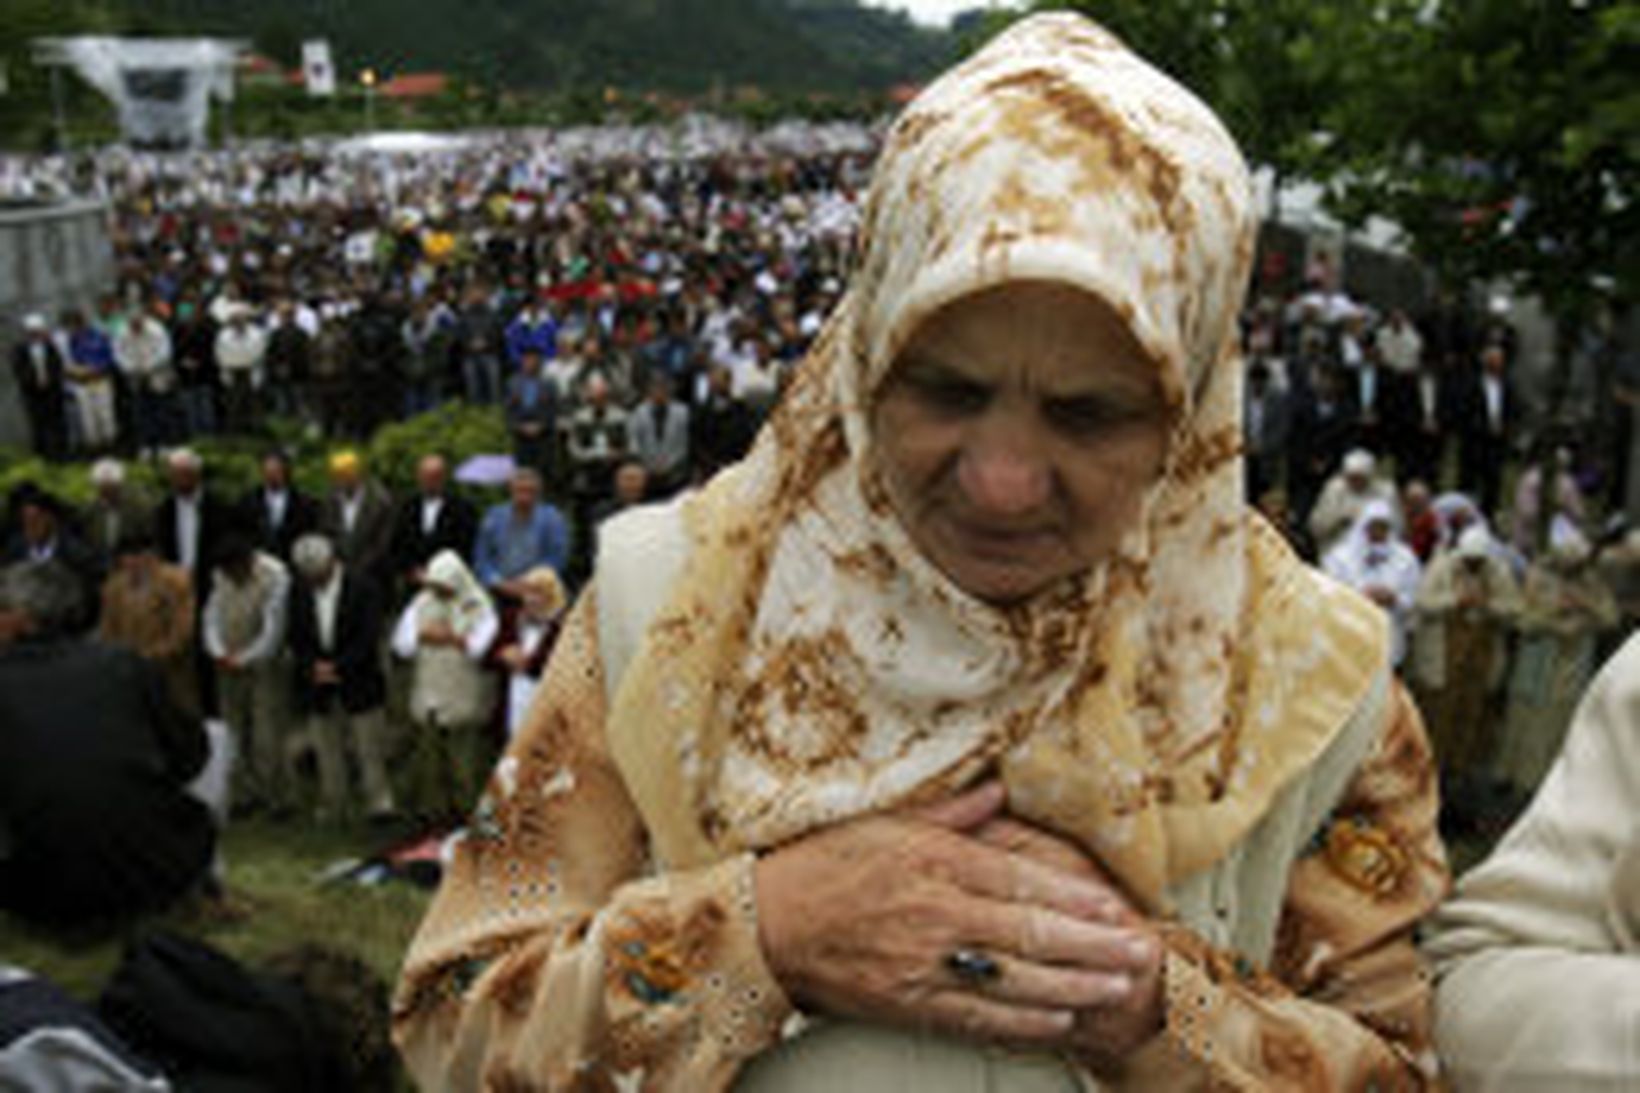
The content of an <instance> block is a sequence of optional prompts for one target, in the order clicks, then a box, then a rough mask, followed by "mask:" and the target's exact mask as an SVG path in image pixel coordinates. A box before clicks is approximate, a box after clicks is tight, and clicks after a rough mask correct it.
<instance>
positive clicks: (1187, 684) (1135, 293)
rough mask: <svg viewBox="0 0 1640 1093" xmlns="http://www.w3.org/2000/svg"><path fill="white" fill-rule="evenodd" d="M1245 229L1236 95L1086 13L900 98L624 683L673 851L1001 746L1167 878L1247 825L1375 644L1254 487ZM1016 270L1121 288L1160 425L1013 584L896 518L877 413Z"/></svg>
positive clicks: (1015, 796)
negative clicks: (1181, 82)
mask: <svg viewBox="0 0 1640 1093" xmlns="http://www.w3.org/2000/svg"><path fill="white" fill-rule="evenodd" d="M1254 230H1255V219H1254V211H1253V201H1252V197H1251V190H1250V185H1249V179H1248V174H1247V169H1246V166H1245V165H1244V163H1243V161H1242V159H1241V156H1240V154H1239V153H1238V151H1237V149H1236V147H1235V145H1234V143H1233V142H1232V141H1231V139H1230V137H1229V136H1228V134H1227V133H1226V132H1225V130H1224V129H1223V127H1222V126H1221V125H1220V123H1219V122H1218V120H1217V119H1216V118H1215V117H1214V116H1213V114H1212V113H1211V112H1210V111H1208V110H1207V108H1206V107H1204V106H1203V105H1202V104H1201V103H1200V102H1199V101H1197V100H1196V99H1195V98H1194V97H1193V96H1191V95H1190V94H1189V93H1188V92H1187V91H1185V90H1184V89H1183V88H1181V87H1180V86H1178V85H1177V84H1175V83H1174V82H1172V81H1171V80H1170V79H1168V78H1167V77H1166V76H1164V75H1162V74H1161V73H1160V72H1158V71H1156V70H1155V69H1153V68H1151V67H1150V66H1149V65H1147V64H1146V63H1145V62H1144V61H1142V60H1141V59H1140V58H1139V57H1137V56H1135V55H1134V54H1133V53H1131V52H1130V51H1128V50H1127V49H1126V48H1125V47H1124V46H1123V45H1122V43H1121V42H1119V41H1118V40H1117V39H1115V38H1114V37H1112V36H1111V35H1110V34H1108V33H1106V32H1104V31H1103V30H1101V29H1100V28H1098V27H1097V26H1095V25H1093V24H1092V23H1089V22H1087V21H1086V20H1084V19H1082V18H1080V17H1077V16H1072V15H1065V14H1057V15H1042V16H1036V17H1033V18H1030V19H1026V20H1024V21H1022V22H1021V23H1019V24H1017V25H1015V26H1014V27H1013V28H1012V29H1010V30H1009V31H1007V32H1006V33H1004V34H1002V35H1000V36H999V37H998V38H996V39H995V40H994V41H993V42H992V43H991V44H990V45H988V46H987V47H986V48H985V49H984V50H982V51H981V52H979V53H978V54H976V55H975V56H974V57H972V58H971V59H969V60H968V61H966V62H964V63H963V64H961V65H960V66H958V67H957V68H955V69H953V70H952V71H950V72H948V73H947V74H946V75H944V76H943V77H941V78H940V79H939V80H937V81H936V82H935V83H933V84H932V85H931V86H930V87H929V88H928V89H927V90H926V91H925V92H924V93H923V94H922V95H921V96H919V98H918V99H917V100H916V101H915V102H914V103H912V104H911V106H910V107H909V108H908V109H907V110H906V112H905V113H904V114H903V116H901V118H900V119H899V121H898V122H897V123H896V125H895V126H894V128H893V130H892V131H891V132H890V134H889V136H888V139H887V143H886V146H885V148H884V151H883V155H882V159H881V161H880V163H879V165H878V168H877V174H876V177H875V179H874V181H873V185H872V190H871V194H870V197H869V200H868V203H867V206H866V210H865V217H864V224H863V228H862V235H861V264H860V267H859V269H858V271H857V273H856V275H855V277H854V279H853V281H852V283H851V285H850V287H849V290H848V293H847V295H846V296H845V297H844V299H843V300H842V302H841V303H840V305H839V307H838V309H837V311H836V313H835V314H834V315H833V316H832V318H831V320H830V321H829V323H828V325H827V327H826V329H825V330H824V331H823V332H822V334H821V336H820V338H819V339H818V340H817V342H816V344H815V346H814V348H813V349H812V351H811V352H810V354H809V356H808V357H807V359H806V360H805V361H804V363H803V364H802V366H801V368H800V370H799V372H798V375H797V377H796V379H795V381H794V383H793V385H792V388H791V390H790V391H789V392H788V393H787V396H786V398H785V399H784V400H783V402H782V403H781V405H780V407H779V409H778V410H777V411H776V413H775V414H774V415H773V417H772V418H771V420H770V423H769V425H768V427H767V428H766V429H765V430H764V431H763V433H762V434H761V435H760V437H759V439H758V442H757V444H756V446H755V447H754V449H753V451H752V453H751V454H750V455H749V456H748V458H747V459H746V460H745V461H743V462H742V463H741V464H739V465H737V466H735V467H734V468H732V469H731V470H729V471H728V472H726V473H724V474H722V475H720V476H719V477H718V478H717V479H715V480H714V481H713V482H712V483H711V484H710V486H708V488H706V489H705V490H704V491H702V492H701V493H700V494H698V495H696V496H694V497H692V498H691V499H690V500H689V501H688V502H687V503H686V508H685V514H684V517H685V524H686V526H687V528H688V530H689V535H690V552H689V556H688V560H687V561H686V563H685V564H684V569H683V572H682V574H681V575H680V577H679V578H678V579H677V580H676V581H675V582H674V583H673V586H672V588H671V590H670V592H669V593H668V597H667V600H666V602H665V603H664V605H663V606H662V607H661V608H660V610H659V611H658V613H657V614H656V615H655V617H654V619H653V621H652V622H651V624H650V626H649V628H648V630H647V631H646V634H645V637H644V639H643V641H642V643H641V644H640V646H639V648H638V650H637V653H636V654H635V656H634V659H633V661H632V663H631V664H630V666H629V668H628V670H627V671H626V672H625V674H624V676H623V678H622V679H621V681H620V684H619V688H618V690H617V691H616V694H615V696H614V703H613V706H612V708H611V713H610V721H609V736H610V744H611V748H612V753H613V755H614V757H615V759H616V761H617V763H618V764H619V765H620V767H621V770H622V774H623V776H624V777H625V778H626V779H627V782H628V785H629V788H630V789H631V791H632V794H633V798H634V800H635V801H636V802H637V805H638V807H639V809H640V810H641V811H642V812H643V814H644V817H645V820H646V822H647V824H648V826H649V830H650V833H651V836H652V838H653V840H654V846H655V848H656V851H657V853H658V855H659V856H660V857H661V858H662V859H663V861H664V862H665V863H667V864H669V865H674V866H682V865H690V864H702V863H704V862H707V861H710V860H713V859H715V858H718V857H721V856H723V855H726V854H729V853H733V852H736V851H738V850H742V849H746V848H754V849H755V848H761V847H766V846H770V845H774V844H777V843H780V842H782V841H784V840H787V839H790V838H793V837H795V836H798V835H800V834H802V833H804V832H806V831H809V830H811V829H813V828H815V827H818V826H821V825H824V824H827V823H831V822H835V821H839V820H843V819H846V818H848V817H851V816H855V815H859V814H862V813H865V812H870V811H873V810H878V809H883V808H888V807H893V806H896V805H900V804H903V803H907V802H912V801H919V800H926V799H929V798H932V797H934V796H937V795H940V794H945V793H948V792H951V791H954V790H956V789H959V788H961V787H963V786H965V785H967V784H969V783H971V782H973V781H974V780H975V779H978V778H980V777H982V776H984V775H985V774H986V773H988V772H993V771H994V772H1000V774H1001V776H1002V777H1003V779H1004V781H1005V783H1006V784H1007V787H1008V791H1009V808H1010V809H1011V810H1012V811H1013V812H1015V813H1016V814H1019V815H1021V816H1023V817H1025V818H1027V819H1030V820H1033V821H1035V822H1037V823H1040V824H1042V825H1044V826H1046V827H1049V828H1051V829H1053V830H1056V831H1058V832H1060V833H1062V834H1064V835H1066V836H1067V837H1070V838H1072V839H1074V840H1076V841H1078V842H1079V843H1081V844H1082V845H1083V846H1085V847H1086V848H1087V849H1088V850H1089V851H1090V852H1092V853H1094V854H1095V855H1097V856H1098V857H1099V858H1100V859H1102V860H1103V861H1104V862H1105V863H1106V865H1107V866H1108V867H1109V868H1111V869H1112V870H1113V871H1114V872H1115V873H1116V874H1117V876H1118V877H1119V878H1120V879H1121V880H1122V881H1123V882H1125V884H1126V885H1127V887H1128V888H1129V889H1130V891H1131V892H1132V893H1133V894H1134V895H1135V896H1136V897H1138V898H1139V899H1140V901H1141V902H1142V903H1145V904H1146V905H1148V906H1151V907H1160V906H1162V905H1164V904H1165V902H1166V895H1165V893H1166V890H1167V888H1168V886H1169V885H1170V884H1171V883H1172V882H1174V881H1177V880H1179V879H1181V878H1183V877H1185V876H1187V875H1189V874H1190V873H1193V872H1195V871H1197V870H1200V869H1202V868H1204V867H1206V866H1208V865H1210V864H1212V863H1213V862H1214V861H1216V860H1217V859H1218V858H1219V857H1221V856H1222V855H1223V854H1224V853H1225V852H1226V851H1227V850H1228V849H1229V848H1230V847H1231V846H1233V845H1234V844H1235V843H1236V841H1238V840H1239V839H1240V838H1242V837H1243V836H1244V835H1245V834H1246V833H1247V831H1248V830H1249V829H1250V827H1251V826H1252V825H1253V824H1254V823H1256V822H1257V820H1258V818H1259V817H1260V816H1261V815H1262V813H1263V811H1264V809H1265V807H1266V805H1267V804H1268V802H1269V800H1270V798H1271V797H1272V796H1273V795H1274V794H1275V793H1277V792H1278V791H1279V790H1280V789H1281V787H1282V786H1283V785H1285V784H1286V783H1287V782H1289V781H1290V780H1291V778H1292V777H1293V776H1295V775H1296V774H1297V773H1298V772H1299V771H1301V770H1302V769H1303V768H1304V766H1305V765H1307V764H1308V763H1309V762H1310V761H1311V760H1312V759H1313V758H1314V757H1315V756H1316V755H1318V754H1319V753H1320V751H1321V750H1322V749H1323V748H1324V747H1325V746H1326V744H1327V743H1328V741H1329V740H1330V739H1331V738H1332V736H1333V735H1334V734H1335V733H1336V732H1337V731H1338V730H1339V728H1340V727H1341V726H1342V725H1343V724H1344V723H1345V721H1346V720H1347V719H1348V717H1349V716H1350V714H1351V713H1353V712H1354V710H1355V709H1356V707H1357V706H1358V705H1359V704H1360V702H1361V701H1362V699H1363V696H1364V695H1365V694H1366V693H1367V691H1368V689H1369V687H1370V685H1371V684H1372V683H1373V682H1374V680H1375V678H1376V677H1377V676H1378V675H1379V674H1381V672H1382V671H1383V666H1384V664H1385V662H1386V659H1385V658H1386V655H1387V653H1386V635H1385V631H1384V624H1383V621H1382V619H1381V618H1380V617H1379V615H1378V613H1377V612H1375V611H1373V610H1371V609H1370V606H1368V605H1366V604H1364V602H1363V601H1361V600H1359V599H1358V598H1357V597H1355V596H1354V595H1353V594H1351V593H1349V592H1347V591H1346V590H1343V589H1342V588H1340V587H1338V586H1336V585H1334V584H1332V583H1331V582H1328V581H1326V580H1324V579H1322V578H1319V577H1318V576H1316V575H1314V574H1313V573H1311V572H1310V571H1308V570H1306V569H1305V568H1304V567H1303V566H1301V565H1300V564H1299V563H1298V562H1297V561H1296V560H1295V559H1294V558H1293V557H1292V556H1291V555H1290V554H1289V553H1288V552H1287V550H1286V548H1285V546H1284V545H1282V544H1281V543H1280V541H1279V539H1278V537H1277V536H1276V535H1275V533H1274V532H1273V531H1271V530H1270V529H1268V528H1267V527H1266V526H1265V525H1263V524H1262V523H1261V522H1260V521H1259V520H1258V519H1257V518H1256V517H1255V516H1253V515H1251V514H1250V513H1249V511H1248V509H1247V507H1246V505H1245V504H1244V501H1243V498H1242V486H1241V482H1242V467H1241V460H1240V455H1239V448H1240V441H1241V426H1240V405H1241V361H1240V357H1239V352H1238V346H1237V331H1236V317H1237V312H1238V309H1239V308H1240V306H1241V301H1242V294H1243V290H1244V285H1245V282H1246V279H1247V274H1248V268H1249V264H1250V261H1251V255H1252V246H1253V233H1254ZM1020 281H1035V282H1043V281H1046V282H1052V283H1056V284H1062V285H1067V286H1070V287H1073V288H1076V289H1080V290H1082V291H1085V292H1087V293H1089V294H1091V295H1093V296H1095V297H1097V298H1098V299H1100V300H1101V301H1103V302H1104V303H1105V304H1106V305H1108V306H1109V307H1110V308H1111V309H1112V311H1113V312H1114V313H1115V314H1117V315H1118V316H1120V317H1121V319H1122V320H1123V321H1124V322H1125V323H1126V324H1127V326H1128V328H1129V330H1130V331H1131V332H1132V334H1133V335H1134V337H1135V338H1136V339H1137V340H1138V342H1139V344H1140V345H1141V346H1143V347H1144V349H1145V350H1146V351H1147V353H1148V355H1149V357H1150V359H1151V360H1153V361H1154V362H1155V365H1156V368H1157V370H1158V375H1159V380H1160V383H1161V389H1162V391H1163V393H1164V396H1165V398H1166V399H1167V403H1168V407H1169V411H1170V421H1171V424H1170V433H1169V442H1168V449H1167V456H1166V459H1165V464H1164V468H1163V470H1162V473H1161V474H1160V476H1159V478H1158V479H1157V481H1156V482H1155V483H1154V484H1153V486H1152V487H1151V488H1150V489H1149V490H1148V491H1147V494H1146V496H1145V498H1144V501H1143V504H1142V515H1141V516H1140V518H1139V519H1138V521H1137V522H1136V524H1135V526H1134V527H1133V528H1132V529H1130V531H1129V532H1128V533H1127V534H1126V535H1125V537H1124V538H1123V540H1122V542H1121V544H1120V546H1119V548H1118V549H1117V551H1116V552H1115V553H1114V555H1113V556H1112V557H1111V558H1109V559H1108V560H1107V561H1105V562H1103V563H1101V564H1099V565H1097V566H1096V567H1095V568H1094V569H1093V570H1091V571H1089V572H1086V573H1083V574H1080V575H1077V576H1076V577H1074V578H1071V579H1067V580H1065V581H1063V582H1061V583H1059V584H1057V585H1055V586H1053V587H1052V588H1050V589H1048V590H1047V591H1045V592H1043V593H1041V594H1039V595H1038V596H1036V597H1034V598H1033V599H1032V600H1031V601H1029V602H1028V603H1026V604H1024V605H1021V606H1015V607H1008V608H1002V607H996V606H992V605H990V604H987V603H984V602H981V601H979V600H976V599H974V598H972V597H970V596H969V595H967V594H966V593H965V592H963V590H961V589H960V588H958V587H957V586H955V585H954V584H953V583H952V582H951V581H950V580H948V579H947V578H946V577H945V576H944V575H942V574H941V573H940V572H939V571H938V570H936V569H935V568H934V567H933V566H932V565H931V564H930V563H929V562H928V561H927V560H926V559H925V558H924V557H923V556H922V555H921V554H920V553H919V552H918V550H917V549H916V548H915V546H913V544H912V543H911V541H910V539H909V538H908V537H907V535H906V532H905V530H904V528H903V527H902V526H901V524H900V523H899V521H898V519H897V518H896V516H895V514H894V512H893V511H892V508H891V506H890V504H889V502H888V500H887V493H886V491H885V489H884V485H883V483H882V481H881V480H880V477H879V472H878V470H877V467H876V461H875V459H874V458H873V454H872V453H873V439H872V435H871V414H870V409H871V405H872V400H873V398H874V396H875V393H876V392H877V390H878V389H879V387H880V386H881V384H882V383H883V381H884V378H885V377H886V376H887V374H888V373H889V371H890V369H891V367H892V365H893V363H894V361H895V358H896V356H897V354H898V353H899V351H900V350H901V349H902V348H903V347H904V346H905V345H906V344H907V343H908V341H909V340H910V339H911V338H912V336H913V335H914V333H915V332H916V331H917V329H918V327H919V326H920V324H922V323H923V322H924V321H926V320H927V319H928V318H929V317H930V316H932V315H933V314H934V313H935V312H937V311H938V310H939V309H941V308H942V307H944V306H945V305H947V304H950V303H952V302H953V301H957V300H960V299H962V298H964V297H966V296H969V295H971V294H973V293H977V292H981V291H984V290H987V289H991V288H995V287H997V286H1001V285H1006V284H1009V283H1014V282H1020ZM1093 366H1096V365H1093ZM658 725H659V726H664V731H657V726H658Z"/></svg>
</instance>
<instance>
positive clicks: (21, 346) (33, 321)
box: [11, 315, 68, 459]
mask: <svg viewBox="0 0 1640 1093" xmlns="http://www.w3.org/2000/svg"><path fill="white" fill-rule="evenodd" d="M23 334H24V338H23V340H22V341H21V342H19V343H18V344H17V348H16V349H14V350H12V355H11V369H12V374H13V375H14V376H16V378H17V390H18V392H19V393H21V395H22V396H23V412H24V413H25V414H27V415H28V427H29V433H30V435H31V436H32V438H33V440H34V450H35V451H36V452H38V453H39V454H40V455H42V456H44V457H45V458H47V459H61V458H63V456H65V455H66V454H68V418H67V416H66V415H67V407H66V406H65V405H64V403H63V399H64V397H65V395H64V390H63V355H62V354H61V353H59V352H58V351H57V347H56V346H55V345H53V344H51V330H50V329H49V328H48V327H47V326H46V321H45V318H44V316H41V315H29V316H27V317H26V318H25V319H24V320H23Z"/></svg>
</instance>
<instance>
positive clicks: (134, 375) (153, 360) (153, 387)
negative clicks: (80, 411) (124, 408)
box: [114, 311, 181, 456]
mask: <svg viewBox="0 0 1640 1093" xmlns="http://www.w3.org/2000/svg"><path fill="white" fill-rule="evenodd" d="M114 360H115V362H116V363H117V364H118V365H119V367H120V372H121V374H122V375H124V377H125V383H126V388H127V389H128V390H129V391H130V392H131V399H132V402H133V404H134V408H135V411H136V414H135V417H136V433H137V437H136V441H137V447H138V448H140V449H141V450H142V453H143V455H145V456H146V455H149V454H152V453H153V452H154V451H156V450H157V449H159V448H160V447H161V446H163V445H166V444H171V443H174V442H175V441H176V440H177V438H178V434H179V433H180V432H181V429H180V425H179V423H178V421H177V416H178V406H177V372H176V367H175V366H174V365H173V364H172V361H171V335H170V334H169V333H168V332H167V331H166V329H165V327H164V325H163V324H161V323H160V322H159V321H158V320H156V319H155V318H154V317H153V316H152V315H150V314H148V313H147V312H146V311H137V312H135V313H134V314H133V315H132V316H131V319H130V321H129V322H127V323H126V324H125V327H124V329H122V330H121V331H120V333H119V336H118V337H116V338H115V339H114Z"/></svg>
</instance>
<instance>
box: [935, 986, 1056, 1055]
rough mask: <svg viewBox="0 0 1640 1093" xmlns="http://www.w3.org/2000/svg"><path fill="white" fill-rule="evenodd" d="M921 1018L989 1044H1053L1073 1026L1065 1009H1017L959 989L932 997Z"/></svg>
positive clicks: (944, 1028)
mask: <svg viewBox="0 0 1640 1093" xmlns="http://www.w3.org/2000/svg"><path fill="white" fill-rule="evenodd" d="M922 1014H923V1016H925V1017H926V1019H927V1021H928V1023H929V1024H930V1025H932V1026H933V1027H935V1028H936V1029H939V1030H940V1031H943V1032H947V1033H950V1034H952V1035H954V1036H960V1037H962V1038H963V1039H967V1040H980V1041H990V1042H993V1043H1008V1044H1051V1043H1056V1042H1058V1041H1060V1040H1063V1039H1064V1038H1065V1036H1066V1035H1067V1034H1068V1033H1069V1032H1070V1030H1071V1029H1072V1028H1073V1027H1075V1025H1076V1014H1075V1013H1073V1012H1072V1011H1071V1010H1068V1009H1043V1008H1040V1007H1037V1006H1017V1005H1014V1004H1012V1003H1009V1002H999V1001H996V1000H994V999H991V998H986V997H985V996H983V995H979V994H975V993H974V992H973V991H969V990H963V989H960V988H952V989H951V990H949V991H942V992H939V993H937V994H934V995H932V996H931V997H930V998H929V1000H928V1002H927V1004H926V1005H925V1006H924V1007H923V1008H922Z"/></svg>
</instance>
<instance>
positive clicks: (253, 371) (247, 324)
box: [216, 304, 268, 432]
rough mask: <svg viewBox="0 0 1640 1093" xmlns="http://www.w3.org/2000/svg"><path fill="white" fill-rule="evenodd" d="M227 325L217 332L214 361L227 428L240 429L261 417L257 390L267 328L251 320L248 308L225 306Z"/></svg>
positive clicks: (252, 423) (261, 375)
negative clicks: (221, 387) (223, 401)
mask: <svg viewBox="0 0 1640 1093" xmlns="http://www.w3.org/2000/svg"><path fill="white" fill-rule="evenodd" d="M227 315H228V325H226V326H224V327H223V328H222V329H221V330H220V331H219V332H218V333H217V335H216V363H217V367H218V368H219V369H220V371H221V376H222V386H223V390H224V398H225V401H226V403H227V415H228V430H229V431H230V432H243V431H245V430H247V429H249V428H251V427H252V426H253V425H254V424H255V423H256V421H257V420H258V419H259V418H260V416H261V415H260V414H259V413H258V407H257V405H256V393H257V391H259V390H260V389H261V387H262V383H263V374H262V362H263V359H264V358H265V357H266V356H267V352H268V335H267V331H265V330H263V329H262V328H261V327H260V326H257V325H256V324H255V323H253V322H251V309H250V307H249V306H247V305H245V304H237V305H234V306H232V307H230V308H228V309H227Z"/></svg>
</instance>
